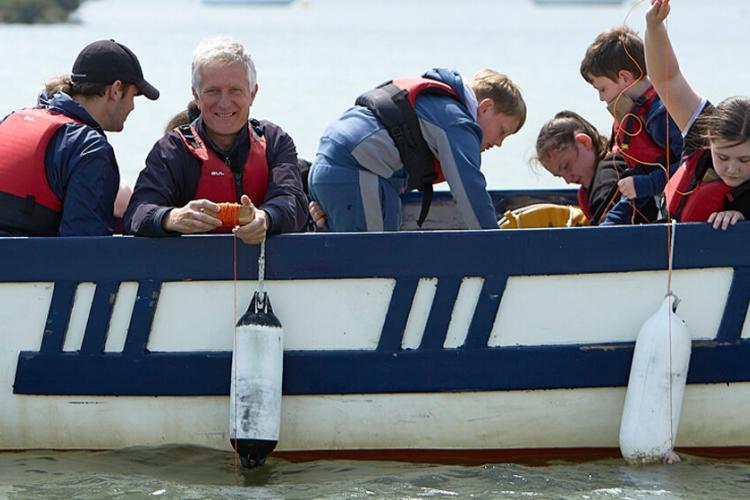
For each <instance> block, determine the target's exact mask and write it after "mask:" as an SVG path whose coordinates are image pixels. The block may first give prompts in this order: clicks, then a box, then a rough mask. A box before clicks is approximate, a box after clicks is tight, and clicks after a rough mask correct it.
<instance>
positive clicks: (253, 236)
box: [232, 194, 270, 245]
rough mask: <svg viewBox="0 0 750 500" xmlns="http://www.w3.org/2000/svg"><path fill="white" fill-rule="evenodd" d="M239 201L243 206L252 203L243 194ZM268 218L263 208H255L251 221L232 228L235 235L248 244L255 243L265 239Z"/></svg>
mask: <svg viewBox="0 0 750 500" xmlns="http://www.w3.org/2000/svg"><path fill="white" fill-rule="evenodd" d="M240 203H242V205H243V206H249V205H252V202H251V201H250V198H249V197H248V196H247V195H246V194H243V195H242V198H241V199H240ZM269 223H270V220H269V217H268V213H267V212H266V211H265V210H261V209H259V208H256V209H255V217H254V218H253V220H252V221H250V222H248V223H247V224H245V225H244V226H237V227H235V228H234V229H232V232H233V233H234V235H235V236H237V237H238V238H239V239H241V240H242V241H243V242H245V243H247V244H248V245H257V244H258V243H260V242H261V241H263V240H265V239H266V233H267V232H268V226H269Z"/></svg>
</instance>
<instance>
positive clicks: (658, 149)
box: [581, 26, 682, 224]
mask: <svg viewBox="0 0 750 500" xmlns="http://www.w3.org/2000/svg"><path fill="white" fill-rule="evenodd" d="M581 76H583V78H584V79H585V80H586V81H587V82H589V83H590V84H591V85H592V86H593V87H594V88H595V89H596V90H597V92H598V93H599V99H600V100H602V101H604V102H606V103H607V109H608V110H609V111H610V113H612V115H613V116H614V119H615V120H614V124H613V126H612V137H611V139H610V145H611V148H612V149H613V151H615V152H617V153H619V154H620V155H621V156H622V157H623V158H624V159H625V161H626V162H627V164H628V167H630V168H629V169H628V170H627V171H626V172H625V174H624V175H623V178H622V179H620V181H619V182H618V188H619V190H620V193H621V194H622V196H623V197H622V199H621V200H620V201H619V202H618V203H617V204H616V205H615V206H614V207H613V208H612V209H611V210H610V211H609V213H608V214H607V217H606V219H605V221H604V222H603V223H602V224H630V223H632V220H633V218H634V214H635V211H636V210H637V211H638V212H641V214H642V215H644V216H645V218H646V219H647V220H651V221H655V220H656V219H657V218H658V213H657V212H658V211H657V209H656V206H657V205H656V203H655V202H654V197H656V196H659V195H661V194H662V192H663V191H664V186H665V185H666V168H667V166H668V164H669V168H670V172H673V171H674V169H676V168H677V166H678V165H679V160H680V155H681V153H682V135H681V133H680V130H679V129H678V127H677V125H675V123H674V122H673V121H672V119H671V118H669V130H668V131H667V125H666V124H667V111H666V108H665V107H664V104H663V103H662V101H661V99H660V98H659V96H658V95H657V94H656V92H655V91H654V88H653V86H652V85H651V81H650V80H649V78H648V75H647V72H646V60H645V55H644V51H643V40H642V39H641V38H640V37H639V36H638V35H637V34H636V33H635V32H634V31H633V30H631V29H630V28H628V27H626V26H622V27H618V28H612V29H609V30H607V31H605V32H603V33H601V34H600V35H599V36H597V37H596V39H595V40H594V42H593V43H592V44H591V45H590V46H589V47H588V49H587V50H586V54H585V55H584V57H583V61H581ZM667 151H668V153H667Z"/></svg>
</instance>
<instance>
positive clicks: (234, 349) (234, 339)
mask: <svg viewBox="0 0 750 500" xmlns="http://www.w3.org/2000/svg"><path fill="white" fill-rule="evenodd" d="M220 205H229V203H221V204H220ZM232 243H233V246H234V258H233V259H232V267H233V273H234V274H233V276H234V280H233V283H234V292H233V300H232V321H233V325H234V332H233V335H232V364H234V362H235V361H234V359H235V353H236V352H237V235H235V234H232ZM233 368H235V369H234V370H232V371H233V372H234V377H235V380H234V386H235V387H237V369H236V367H233ZM234 421H235V426H236V425H237V398H236V397H235V398H234ZM232 448H233V449H234V453H233V454H232V455H233V461H234V468H235V470H237V468H238V466H239V463H238V458H239V453H238V452H237V428H236V427H235V429H234V446H233V447H232Z"/></svg>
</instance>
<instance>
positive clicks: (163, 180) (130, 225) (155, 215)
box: [123, 133, 200, 236]
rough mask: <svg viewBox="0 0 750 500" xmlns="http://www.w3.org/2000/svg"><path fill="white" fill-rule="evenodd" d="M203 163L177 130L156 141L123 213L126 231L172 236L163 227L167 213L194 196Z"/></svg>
mask: <svg viewBox="0 0 750 500" xmlns="http://www.w3.org/2000/svg"><path fill="white" fill-rule="evenodd" d="M199 174H200V165H199V163H198V160H196V159H194V158H193V157H192V155H191V154H190V152H189V151H188V150H187V148H186V147H184V145H183V143H182V141H181V140H180V138H179V137H178V136H177V135H176V134H175V133H170V134H169V135H167V136H164V137H162V138H161V139H159V141H157V143H156V144H155V145H154V147H153V148H152V149H151V152H150V153H149V154H148V156H147V157H146V166H145V168H144V169H143V170H142V171H141V173H140V174H139V175H138V180H137V181H136V183H135V188H134V189H133V196H132V197H131V198H130V204H129V205H128V209H127V211H126V212H125V217H123V225H124V226H125V231H126V232H127V233H130V234H135V235H138V236H169V235H176V234H177V233H170V232H167V231H165V230H164V228H163V227H162V220H163V219H164V216H165V215H166V214H167V213H168V212H169V211H170V210H171V209H172V208H174V207H181V206H183V205H185V204H186V203H188V202H189V201H190V200H191V197H192V195H193V194H194V193H195V189H196V186H197V183H198V176H199Z"/></svg>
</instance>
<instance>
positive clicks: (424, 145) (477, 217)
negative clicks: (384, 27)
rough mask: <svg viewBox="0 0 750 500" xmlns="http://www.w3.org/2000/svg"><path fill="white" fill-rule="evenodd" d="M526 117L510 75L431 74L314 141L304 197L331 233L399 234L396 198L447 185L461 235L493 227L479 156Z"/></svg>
mask: <svg viewBox="0 0 750 500" xmlns="http://www.w3.org/2000/svg"><path fill="white" fill-rule="evenodd" d="M525 120H526V104H525V103H524V100H523V98H522V97H521V93H520V91H519V90H518V87H516V85H515V84H514V83H513V82H512V81H511V80H510V78H508V77H507V76H505V75H503V74H500V73H497V72H495V71H492V70H489V69H485V70H482V71H480V72H479V73H477V74H476V75H474V77H473V78H472V79H471V81H469V82H466V81H464V79H463V78H462V77H461V75H459V74H458V73H456V72H454V71H450V70H447V69H441V68H436V69H433V70H431V71H428V72H427V73H425V74H424V75H422V76H421V77H418V78H403V79H399V80H393V81H391V82H388V83H386V84H383V85H381V86H380V87H378V88H376V89H373V90H371V91H369V92H367V93H365V94H363V95H361V96H360V97H359V98H358V99H357V101H356V106H354V107H353V108H350V109H349V110H347V111H346V112H344V114H343V115H342V116H341V117H340V118H339V119H338V120H336V121H335V122H333V123H332V124H331V125H329V127H328V129H327V130H326V131H325V133H324V134H323V137H322V138H321V139H320V146H319V147H318V153H317V156H316V157H315V161H314V162H313V165H312V167H311V170H310V179H309V185H310V194H311V195H312V197H313V198H314V199H315V201H316V202H318V203H319V204H320V206H319V207H316V209H318V208H322V210H323V211H324V212H325V213H326V215H327V219H328V226H329V227H330V229H332V230H333V231H398V230H399V228H400V227H401V199H400V197H399V195H400V194H401V193H403V192H406V191H410V190H412V189H420V190H422V191H423V192H424V198H423V203H422V213H421V214H420V217H419V220H418V221H417V222H418V224H420V225H421V224H422V222H423V221H424V220H425V217H426V216H427V210H428V209H429V204H430V200H431V195H432V184H434V183H437V182H442V181H443V180H445V181H447V182H448V186H449V187H450V190H451V195H452V196H453V199H454V200H455V201H456V205H457V207H458V211H459V213H460V214H461V217H462V218H463V221H464V224H465V227H467V228H468V229H492V228H494V229H497V214H496V212H495V207H494V206H493V204H492V200H491V199H490V195H489V194H488V193H487V182H486V180H485V178H484V174H482V172H481V171H480V165H481V153H482V152H483V151H486V150H488V149H490V148H492V147H500V146H501V145H502V143H503V141H504V140H505V139H506V138H507V137H508V136H509V135H512V134H515V133H516V132H517V131H518V130H519V129H520V128H521V126H523V123H524V121H525Z"/></svg>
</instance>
